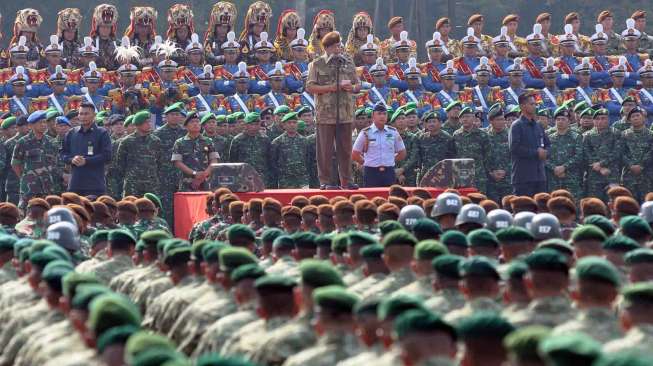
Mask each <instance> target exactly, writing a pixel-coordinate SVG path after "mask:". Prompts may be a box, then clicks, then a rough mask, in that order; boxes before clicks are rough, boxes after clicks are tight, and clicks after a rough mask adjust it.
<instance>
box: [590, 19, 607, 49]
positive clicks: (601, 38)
mask: <svg viewBox="0 0 653 366" xmlns="http://www.w3.org/2000/svg"><path fill="white" fill-rule="evenodd" d="M594 30H595V32H594V34H592V36H591V37H590V41H591V42H592V43H599V44H605V43H608V35H607V34H606V33H605V32H603V24H597V25H595V26H594Z"/></svg>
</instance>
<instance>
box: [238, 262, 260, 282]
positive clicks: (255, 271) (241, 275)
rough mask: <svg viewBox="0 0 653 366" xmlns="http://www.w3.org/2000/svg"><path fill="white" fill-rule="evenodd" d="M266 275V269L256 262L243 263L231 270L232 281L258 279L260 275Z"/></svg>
mask: <svg viewBox="0 0 653 366" xmlns="http://www.w3.org/2000/svg"><path fill="white" fill-rule="evenodd" d="M263 276H265V270H264V269H263V268H261V266H259V265H258V264H256V263H249V264H243V265H242V266H239V267H238V268H236V269H234V270H233V271H232V272H231V275H230V278H231V282H233V283H238V282H240V281H241V280H244V279H248V278H250V279H253V280H256V279H257V278H259V277H263Z"/></svg>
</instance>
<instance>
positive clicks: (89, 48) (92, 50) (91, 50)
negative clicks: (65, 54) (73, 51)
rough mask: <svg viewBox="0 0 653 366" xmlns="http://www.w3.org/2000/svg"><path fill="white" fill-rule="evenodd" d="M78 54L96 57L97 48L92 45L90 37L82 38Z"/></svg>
mask: <svg viewBox="0 0 653 366" xmlns="http://www.w3.org/2000/svg"><path fill="white" fill-rule="evenodd" d="M78 51H79V53H80V54H81V55H82V56H83V55H88V54H93V55H96V56H97V55H98V53H99V51H98V48H97V47H95V45H94V44H93V39H92V38H91V37H84V44H83V45H82V46H81V47H80V48H79V49H78Z"/></svg>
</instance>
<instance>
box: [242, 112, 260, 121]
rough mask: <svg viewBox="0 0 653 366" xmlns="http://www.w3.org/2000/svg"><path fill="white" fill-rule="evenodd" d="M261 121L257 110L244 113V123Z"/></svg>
mask: <svg viewBox="0 0 653 366" xmlns="http://www.w3.org/2000/svg"><path fill="white" fill-rule="evenodd" d="M260 121H261V115H260V114H258V113H257V112H249V113H247V114H246V115H245V123H247V124H250V123H257V122H260Z"/></svg>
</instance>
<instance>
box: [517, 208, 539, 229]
mask: <svg viewBox="0 0 653 366" xmlns="http://www.w3.org/2000/svg"><path fill="white" fill-rule="evenodd" d="M533 216H535V214H534V213H533V212H530V211H522V212H518V213H517V214H516V215H515V218H514V219H513V220H512V224H513V225H514V226H519V227H523V228H524V229H526V230H530V229H531V221H533Z"/></svg>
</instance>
